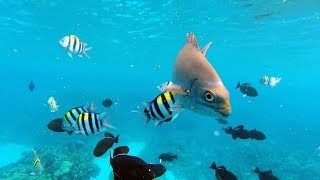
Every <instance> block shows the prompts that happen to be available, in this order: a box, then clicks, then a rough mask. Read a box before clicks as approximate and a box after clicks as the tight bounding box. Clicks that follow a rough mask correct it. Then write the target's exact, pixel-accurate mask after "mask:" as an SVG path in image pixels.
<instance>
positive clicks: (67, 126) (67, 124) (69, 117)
mask: <svg viewBox="0 0 320 180" xmlns="http://www.w3.org/2000/svg"><path fill="white" fill-rule="evenodd" d="M94 110H96V108H95V107H94V105H93V102H91V104H88V103H87V104H85V105H84V106H79V107H75V108H72V109H70V110H69V111H68V112H67V113H66V114H65V115H64V117H63V123H62V129H64V130H66V131H68V134H69V135H71V134H72V133H73V130H74V126H75V124H76V122H77V119H78V117H79V116H80V114H82V113H85V112H87V113H91V112H94Z"/></svg>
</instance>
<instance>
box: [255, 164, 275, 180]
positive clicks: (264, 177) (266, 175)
mask: <svg viewBox="0 0 320 180" xmlns="http://www.w3.org/2000/svg"><path fill="white" fill-rule="evenodd" d="M253 172H255V173H257V174H258V176H259V179H260V180H279V178H278V177H276V176H274V175H273V174H272V170H269V171H260V170H259V168H258V167H256V169H255V170H253Z"/></svg>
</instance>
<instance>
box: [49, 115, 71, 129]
mask: <svg viewBox="0 0 320 180" xmlns="http://www.w3.org/2000/svg"><path fill="white" fill-rule="evenodd" d="M63 121H64V120H63V119H62V118H56V119H54V120H52V121H50V122H49V123H48V124H47V127H48V129H50V130H51V131H53V132H66V131H67V130H65V129H63V125H62V124H63Z"/></svg>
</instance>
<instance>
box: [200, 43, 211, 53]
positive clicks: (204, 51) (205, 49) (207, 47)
mask: <svg viewBox="0 0 320 180" xmlns="http://www.w3.org/2000/svg"><path fill="white" fill-rule="evenodd" d="M211 44H212V42H209V43H208V44H207V45H206V46H205V47H204V48H203V49H202V50H201V53H202V54H203V56H206V54H207V51H208V49H209V47H210V45H211Z"/></svg>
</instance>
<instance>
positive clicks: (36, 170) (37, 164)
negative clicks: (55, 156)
mask: <svg viewBox="0 0 320 180" xmlns="http://www.w3.org/2000/svg"><path fill="white" fill-rule="evenodd" d="M33 154H34V159H33V172H32V173H31V175H40V174H41V173H42V171H43V166H42V165H41V161H40V158H39V156H38V154H37V151H36V150H34V149H33Z"/></svg>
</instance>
